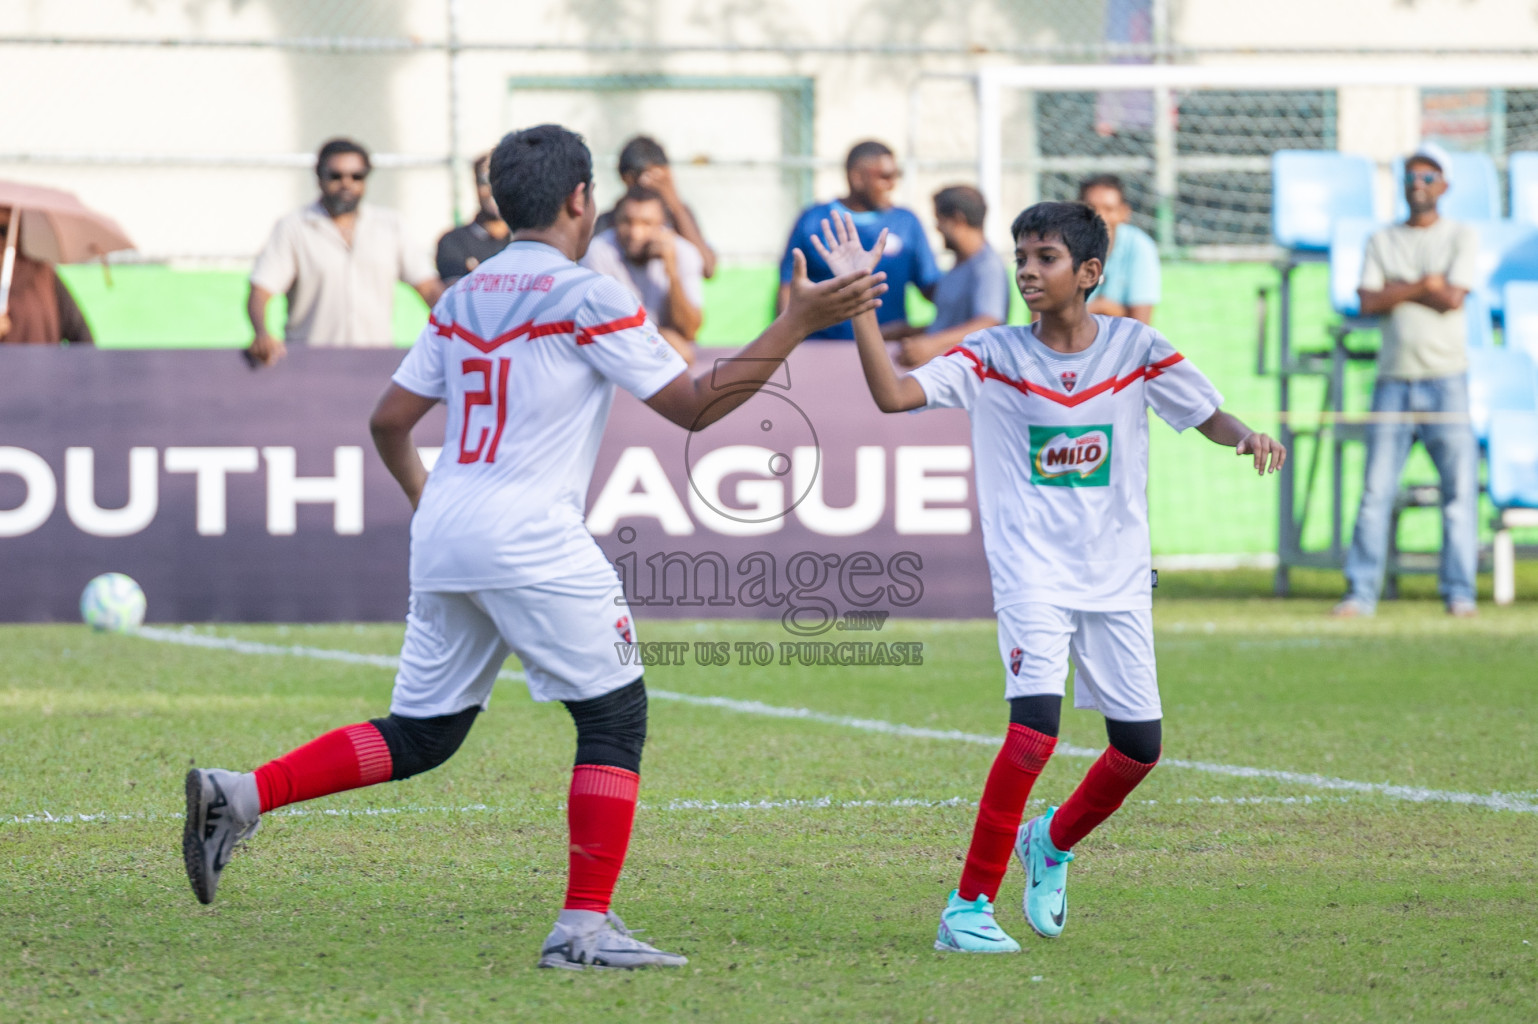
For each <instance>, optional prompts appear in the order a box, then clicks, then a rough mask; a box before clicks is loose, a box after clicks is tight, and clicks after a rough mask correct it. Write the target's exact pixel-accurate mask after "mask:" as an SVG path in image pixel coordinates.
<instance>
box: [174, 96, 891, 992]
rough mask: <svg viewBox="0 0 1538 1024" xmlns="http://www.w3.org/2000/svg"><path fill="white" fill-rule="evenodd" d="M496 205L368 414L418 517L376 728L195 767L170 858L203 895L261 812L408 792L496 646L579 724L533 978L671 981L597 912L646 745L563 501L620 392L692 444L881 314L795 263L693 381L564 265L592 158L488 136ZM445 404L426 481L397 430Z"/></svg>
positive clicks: (583, 222) (580, 219) (673, 961)
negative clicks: (506, 231) (840, 330)
mask: <svg viewBox="0 0 1538 1024" xmlns="http://www.w3.org/2000/svg"><path fill="white" fill-rule="evenodd" d="M491 183H492V191H493V194H494V195H495V196H496V199H497V206H498V207H499V208H500V210H501V212H502V217H503V220H505V221H506V222H507V225H508V227H509V228H511V229H512V232H513V235H512V238H513V240H512V242H511V243H510V244H509V245H508V247H507V248H506V249H505V250H503V251H502V252H501V253H500V254H498V255H497V256H494V257H492V258H491V259H489V260H487V261H486V262H485V263H482V264H481V265H479V266H478V267H476V268H475V270H473V271H472V272H471V273H470V274H469V275H467V277H466V278H465V279H464V280H462V281H461V282H460V283H459V284H458V285H456V286H455V287H454V288H453V289H452V290H451V291H450V292H449V293H448V294H447V295H446V296H445V298H444V299H443V301H442V302H440V303H439V304H438V306H437V307H436V308H435V309H434V310H433V315H432V318H431V320H430V321H429V322H428V326H427V328H426V329H425V330H424V331H423V332H422V336H421V338H420V339H418V341H417V343H416V345H415V347H413V348H412V349H411V351H410V353H408V354H407V356H406V358H405V360H404V361H402V363H401V366H400V369H399V370H397V371H396V373H395V377H394V380H393V382H392V383H391V384H390V386H389V387H388V388H387V389H386V391H385V393H384V395H383V397H381V398H380V400H379V404H378V406H377V407H376V408H375V410H374V414H373V417H372V419H371V420H370V424H369V425H370V428H371V429H372V431H373V435H374V444H375V446H376V447H377V448H378V450H379V454H380V457H381V458H382V459H383V460H384V462H385V465H386V466H388V467H389V469H390V472H391V473H392V474H393V475H394V476H395V479H396V480H397V481H399V483H400V485H401V488H402V489H403V490H404V491H405V492H406V497H407V498H408V499H409V500H410V501H411V504H412V506H413V507H414V508H415V509H416V514H415V515H414V516H413V517H412V520H411V605H410V612H409V614H408V616H407V619H406V638H405V642H404V644H403V645H402V648H401V657H400V669H399V672H398V673H397V675H396V678H395V690H394V695H393V698H392V700H391V704H390V713H389V715H388V716H387V717H383V718H376V719H373V720H371V721H368V722H361V723H359V724H356V725H351V726H346V727H344V728H341V729H337V730H334V731H332V732H329V733H326V734H325V735H323V736H321V737H319V738H318V739H315V740H313V741H312V742H310V743H308V744H306V745H305V746H302V747H299V748H298V749H297V750H293V751H290V752H289V753H287V754H284V755H283V756H282V757H279V758H277V759H276V760H273V761H270V762H268V763H267V764H265V765H262V766H261V767H260V768H257V769H256V770H255V771H254V772H250V773H237V772H230V771H224V770H221V769H193V770H192V771H190V772H188V774H187V778H186V798H187V819H186V828H185V832H184V834H183V841H182V852H183V859H184V862H185V865H186V869H187V877H188V879H189V880H190V881H191V883H192V888H193V892H194V893H195V894H196V895H197V897H198V899H199V900H201V901H202V902H204V903H211V902H212V901H213V899H214V895H215V890H216V887H217V886H218V883H219V878H220V875H221V873H222V872H223V870H224V867H225V865H226V864H227V863H228V862H229V858H230V854H231V852H232V850H233V848H234V846H235V844H236V843H238V842H239V841H241V840H243V839H245V838H247V837H249V836H250V835H251V834H252V833H254V832H255V831H256V827H257V824H258V823H259V820H260V816H261V815H262V814H264V813H266V812H267V811H270V810H272V809H274V808H277V807H282V806H284V805H285V804H291V803H297V802H298V801H301V800H313V799H315V798H316V797H320V796H325V795H327V794H329V793H338V792H342V791H344V790H349V789H356V788H358V787H360V786H370V785H374V784H377V783H381V782H386V781H389V780H392V779H404V778H408V777H410V776H412V775H416V774H418V773H420V772H424V771H427V770H429V769H431V768H434V767H436V766H437V765H439V764H442V763H443V762H444V761H446V760H448V758H449V757H450V756H452V755H453V753H454V752H455V751H456V750H457V749H458V748H459V745H460V743H461V742H463V740H464V738H465V735H466V734H467V733H468V732H469V730H470V727H471V725H472V723H473V722H474V721H475V718H476V716H477V715H478V714H479V713H480V712H481V711H482V710H483V709H484V708H485V706H486V703H487V701H488V699H489V698H490V695H491V688H492V685H493V683H494V682H495V680H496V677H497V672H498V670H499V669H500V668H501V666H502V662H503V660H504V659H505V658H506V657H507V655H508V653H509V652H512V653H516V654H517V655H518V658H519V660H520V661H521V662H522V663H523V668H524V672H525V673H526V674H527V678H528V686H529V690H530V693H531V694H532V695H533V697H534V699H535V700H539V701H550V700H559V701H561V702H562V703H564V704H565V705H566V708H567V710H568V711H569V712H570V713H571V716H572V719H573V721H574V723H575V724H576V728H577V754H576V762H575V768H574V770H573V772H572V778H571V789H570V795H569V797H568V799H567V805H566V806H567V812H566V814H567V824H568V828H569V834H570V845H569V855H568V875H567V889H566V901H565V906H564V907H563V909H562V910H561V911H560V914H559V915H558V916H557V918H556V920H555V924H554V926H553V928H552V929H551V932H550V935H549V937H548V938H547V939H546V940H545V943H544V946H543V948H542V950H541V954H540V960H539V964H540V966H541V967H561V968H569V969H582V968H584V967H588V966H601V967H627V968H628V967H676V966H679V965H682V964H684V963H686V962H687V961H686V959H685V958H684V957H682V956H680V955H678V954H675V953H668V952H664V951H662V950H659V949H656V948H654V947H652V946H650V945H648V944H646V943H644V942H641V941H640V940H638V939H636V938H634V937H633V936H632V935H631V934H630V932H629V931H628V930H627V929H626V928H625V926H624V924H623V923H622V922H621V921H620V920H619V918H618V917H616V916H615V915H614V914H613V913H612V911H611V910H610V898H611V896H612V894H613V891H614V886H615V883H616V882H617V881H618V879H619V873H620V869H621V867H622V866H623V864H624V860H625V853H626V850H627V848H628V846H629V842H630V833H631V825H632V822H633V820H634V818H635V808H636V796H637V791H638V788H639V785H640V774H639V773H640V768H641V747H642V744H643V743H644V742H645V739H646V728H647V714H646V687H645V684H644V682H643V681H642V675H641V670H640V667H639V666H638V665H637V664H636V663H635V662H633V661H632V662H630V663H628V664H622V663H621V661H620V659H619V658H618V657H616V654H615V644H616V643H619V642H624V643H634V642H636V635H635V626H634V623H633V622H632V620H631V617H630V612H629V609H628V607H627V606H626V604H625V600H624V591H623V590H622V589H621V586H620V581H619V577H618V575H617V574H616V573H615V571H614V567H613V566H612V565H611V564H610V563H609V561H608V559H607V558H605V557H604V554H603V552H602V551H601V550H600V549H599V547H598V545H597V543H596V542H595V541H594V540H593V538H592V535H591V534H589V533H588V532H587V529H586V527H585V526H584V524H583V502H584V499H585V497H586V495H587V490H588V486H589V484H590V482H591V479H592V473H593V463H594V460H595V459H596V458H597V455H598V444H599V441H600V439H601V437H602V435H603V427H604V422H605V420H606V419H607V418H608V414H609V405H610V403H611V402H612V401H613V398H614V387H615V385H616V384H618V385H620V386H621V387H624V388H625V390H627V391H629V392H630V393H631V394H633V395H635V396H636V397H637V398H639V399H640V400H641V401H643V402H645V403H646V404H647V405H649V406H651V407H652V408H653V409H654V410H656V411H657V412H658V413H659V414H661V415H662V416H665V417H666V418H667V419H669V420H671V421H672V422H674V423H677V424H678V425H679V426H682V427H684V428H686V429H689V430H701V429H703V428H704V427H706V426H708V425H709V424H711V423H713V422H715V421H716V420H717V419H720V418H721V417H722V416H724V415H725V414H726V413H727V412H729V411H731V410H732V409H734V408H736V407H737V406H738V405H741V404H742V403H743V402H744V401H745V400H746V399H747V398H748V397H749V396H751V395H752V394H754V393H755V392H756V391H757V389H758V387H759V386H761V385H762V383H763V382H764V381H766V380H768V379H769V377H770V376H771V374H772V371H773V369H774V368H775V366H777V365H778V364H779V362H780V361H782V360H783V359H784V358H785V356H787V355H788V354H789V353H790V352H791V350H792V349H794V348H795V347H796V346H797V345H798V344H799V343H800V342H801V340H802V339H803V338H805V337H806V335H807V334H809V333H810V332H812V331H814V330H816V329H818V328H820V327H824V326H826V325H828V324H830V323H834V322H837V321H839V320H845V319H848V318H849V317H850V316H853V315H856V314H858V313H861V312H865V311H868V310H873V309H875V308H876V306H877V305H879V304H880V300H879V298H878V296H879V295H880V294H881V292H882V291H884V290H885V286H884V285H883V284H882V283H881V282H882V278H881V275H879V274H878V275H872V274H870V273H869V272H868V271H865V270H861V271H858V272H852V273H848V274H845V275H842V276H841V277H838V278H835V279H834V280H831V281H827V282H824V283H822V284H816V285H814V284H812V283H810V282H809V281H808V280H807V277H806V269H805V263H804V262H803V261H801V260H800V259H798V260H797V272H796V274H795V276H794V277H793V279H792V281H791V288H790V301H789V305H788V307H787V309H786V311H785V312H784V313H783V314H781V315H780V316H779V317H778V318H777V319H776V320H775V321H774V323H772V324H770V325H769V327H768V328H767V329H766V330H765V331H764V333H763V334H761V335H760V336H759V337H758V340H757V341H755V342H753V344H751V345H749V346H748V347H747V348H746V349H745V350H744V351H743V352H742V354H741V358H740V359H737V360H725V361H722V363H720V364H718V366H717V367H716V369H715V372H714V373H713V374H708V375H706V376H704V377H702V378H699V379H697V380H696V379H692V378H690V377H689V375H688V374H687V373H686V372H685V367H684V362H683V360H682V359H681V358H680V357H679V356H678V354H677V353H676V352H674V351H673V349H672V347H671V346H669V345H668V343H667V342H665V341H663V340H662V337H661V336H660V335H659V334H658V332H657V329H656V327H655V326H654V325H653V324H652V322H651V320H650V319H648V318H647V316H646V313H645V311H644V310H643V309H640V308H638V304H637V302H636V300H635V297H634V296H632V295H631V294H630V292H629V291H627V290H626V289H625V288H624V287H623V286H621V285H620V284H619V283H618V282H616V281H613V280H611V279H610V278H607V277H604V276H602V275H601V274H597V273H594V272H593V271H590V270H587V269H585V268H583V267H579V266H578V265H577V263H576V261H577V259H578V258H579V257H581V255H582V254H583V252H584V251H585V250H586V249H587V245H588V242H589V240H590V239H591V238H592V235H593V221H594V219H595V217H596V216H597V212H598V210H597V206H596V205H595V204H594V202H593V195H592V188H593V164H592V156H591V154H590V153H589V152H588V148H587V146H586V145H585V144H584V143H583V141H582V139H581V137H580V136H578V135H575V134H573V133H572V132H569V131H567V130H566V129H564V128H561V127H558V126H556V125H541V126H539V127H537V128H530V129H528V130H526V131H521V132H514V133H512V134H510V135H508V136H507V137H506V138H504V139H503V140H502V142H501V143H500V144H499V145H498V146H497V149H496V151H495V152H494V154H493V155H492V160H491ZM439 401H442V402H443V403H444V404H445V405H446V406H447V412H448V415H447V423H446V426H445V433H444V448H443V454H442V456H441V457H440V459H439V460H438V463H437V466H436V467H435V468H434V470H433V472H432V474H431V476H429V475H428V473H427V470H426V469H425V468H424V467H423V465H422V460H421V459H420V458H419V457H418V455H417V449H416V447H415V445H414V444H413V443H412V439H411V431H412V428H413V427H414V426H415V425H416V424H417V422H418V421H419V420H421V418H422V417H423V416H424V415H426V414H427V412H428V411H429V410H430V409H431V408H432V407H433V406H434V405H436V404H437V403H438V402H439Z"/></svg>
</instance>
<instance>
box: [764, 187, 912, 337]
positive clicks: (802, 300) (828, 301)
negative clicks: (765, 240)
mask: <svg viewBox="0 0 1538 1024" xmlns="http://www.w3.org/2000/svg"><path fill="white" fill-rule="evenodd" d="M845 216H846V217H847V214H846V215H845ZM834 219H835V220H837V219H838V218H837V216H835V218H834ZM823 231H824V232H825V233H826V234H827V236H828V242H829V245H828V246H825V245H823V243H822V241H821V240H820V239H818V238H817V236H815V235H813V236H812V245H813V247H814V248H816V250H817V253H818V255H819V256H821V257H822V258H823V259H824V260H826V261H827V263H828V268H829V269H830V270H832V271H833V273H834V274H835V275H837V276H835V277H834V278H833V279H832V280H829V281H821V282H818V283H816V284H813V283H812V282H811V280H810V279H809V278H808V277H807V276H806V254H805V253H803V252H802V251H801V250H800V249H796V250H794V251H793V252H792V254H791V263H792V266H791V277H790V297H789V302H788V303H787V304H786V307H785V315H786V316H788V317H790V318H791V319H792V320H793V321H794V322H795V323H796V324H797V326H798V329H799V330H800V331H802V332H804V334H811V333H812V332H814V331H820V330H822V329H823V328H825V327H832V326H833V325H834V324H837V323H843V322H844V321H845V320H849V319H852V318H854V317H857V316H859V315H860V314H861V313H868V312H870V311H871V310H873V309H876V308H878V307H879V306H880V305H881V295H882V294H883V293H885V292H886V290H887V283H886V274H885V273H880V274H877V273H873V272H872V271H873V270H874V269H875V266H876V261H877V260H878V259H880V253H881V246H883V245H885V244H886V232H885V231H883V232H882V233H881V238H880V239H879V240H878V242H877V248H876V255H875V257H874V258H872V257H871V254H869V253H867V252H865V250H864V249H862V248H860V239H859V236H858V235H856V234H855V231H854V221H853V220H850V221H849V223H848V225H847V227H846V226H845V225H842V224H840V225H839V231H841V232H842V235H840V234H839V232H835V231H832V230H831V229H830V228H829V227H828V224H827V222H826V221H824V222H823ZM830 246H831V248H830ZM803 336H804V335H803Z"/></svg>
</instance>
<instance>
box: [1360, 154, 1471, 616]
mask: <svg viewBox="0 0 1538 1024" xmlns="http://www.w3.org/2000/svg"><path fill="white" fill-rule="evenodd" d="M1448 172H1449V161H1448V156H1447V152H1446V151H1445V150H1444V149H1442V147H1441V146H1438V145H1437V144H1435V143H1432V142H1427V143H1423V144H1422V145H1421V147H1420V148H1419V149H1417V150H1416V151H1415V152H1414V153H1413V154H1411V156H1410V157H1409V159H1407V160H1406V161H1405V174H1404V194H1405V199H1406V201H1407V202H1408V203H1409V206H1410V217H1409V219H1408V220H1407V221H1405V223H1403V224H1392V225H1390V226H1388V227H1386V228H1383V229H1381V230H1379V231H1378V232H1376V233H1375V234H1374V235H1373V236H1372V238H1370V239H1369V240H1368V242H1367V256H1366V260H1365V262H1364V265H1363V268H1362V284H1361V287H1360V288H1359V289H1358V294H1359V295H1360V296H1361V300H1362V315H1364V316H1376V317H1380V318H1381V323H1382V332H1383V344H1382V347H1381V348H1380V349H1379V351H1378V380H1377V384H1376V385H1375V386H1374V388H1373V395H1372V411H1373V420H1372V422H1371V424H1370V425H1369V427H1368V434H1367V480H1366V484H1365V486H1364V487H1363V490H1362V505H1361V509H1360V510H1359V511H1358V512H1357V517H1356V531H1355V533H1354V535H1353V536H1352V539H1351V551H1350V553H1349V554H1348V555H1347V556H1346V584H1347V593H1346V596H1345V598H1344V599H1343V600H1342V601H1341V602H1340V603H1339V604H1337V605H1336V606H1335V610H1334V614H1335V615H1336V616H1338V617H1342V618H1351V617H1355V616H1358V615H1371V614H1372V613H1373V611H1374V610H1375V609H1376V607H1377V604H1378V592H1379V591H1380V589H1381V588H1382V586H1383V572H1384V566H1385V561H1386V557H1387V553H1388V542H1389V531H1390V530H1392V529H1393V509H1394V499H1395V498H1396V497H1397V496H1398V493H1399V476H1400V473H1401V472H1403V470H1404V464H1405V459H1406V458H1407V457H1408V456H1409V454H1410V446H1411V445H1412V444H1414V443H1415V441H1417V440H1419V441H1420V442H1421V444H1423V445H1425V447H1426V453H1427V454H1428V455H1430V456H1431V461H1432V462H1433V463H1435V464H1436V468H1437V475H1438V476H1439V477H1441V490H1442V561H1441V567H1440V569H1439V571H1438V587H1437V589H1438V591H1439V592H1440V593H1441V595H1442V601H1443V602H1444V603H1445V604H1446V606H1447V611H1448V614H1450V615H1455V616H1458V617H1467V616H1471V615H1473V614H1475V611H1476V609H1475V605H1474V572H1475V565H1476V561H1477V558H1478V554H1479V546H1478V543H1479V538H1478V522H1477V518H1476V517H1477V514H1478V507H1479V454H1478V449H1477V448H1476V446H1475V444H1474V433H1473V430H1472V429H1471V428H1470V426H1469V418H1468V412H1469V386H1468V378H1467V370H1468V327H1467V324H1466V321H1465V317H1464V312H1463V299H1464V296H1465V295H1467V294H1468V292H1469V289H1471V288H1473V287H1474V285H1475V283H1476V279H1477V278H1476V260H1477V253H1478V246H1479V241H1478V238H1477V237H1476V236H1475V234H1474V229H1473V228H1471V227H1469V226H1468V225H1466V224H1458V223H1456V222H1454V221H1450V220H1448V219H1447V218H1445V217H1443V216H1441V215H1440V214H1438V212H1437V201H1438V200H1440V199H1441V198H1442V195H1443V194H1444V193H1445V192H1446V191H1447V186H1448Z"/></svg>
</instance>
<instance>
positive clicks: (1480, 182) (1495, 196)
mask: <svg viewBox="0 0 1538 1024" xmlns="http://www.w3.org/2000/svg"><path fill="white" fill-rule="evenodd" d="M1448 157H1449V158H1450V159H1451V160H1452V166H1451V167H1449V168H1447V170H1448V172H1449V174H1448V177H1449V179H1450V180H1449V184H1448V186H1447V194H1446V195H1444V196H1443V197H1442V201H1441V202H1440V203H1438V204H1437V209H1438V211H1439V212H1440V213H1441V214H1442V216H1444V217H1451V218H1452V219H1454V220H1498V219H1499V218H1500V216H1501V180H1500V177H1499V175H1497V174H1496V173H1495V161H1494V160H1492V159H1490V154H1489V153H1449V154H1448ZM1409 216H1410V204H1409V203H1407V202H1405V197H1404V158H1403V157H1400V158H1398V159H1396V160H1395V161H1394V219H1395V220H1396V221H1398V220H1404V219H1405V218H1407V217H1409Z"/></svg>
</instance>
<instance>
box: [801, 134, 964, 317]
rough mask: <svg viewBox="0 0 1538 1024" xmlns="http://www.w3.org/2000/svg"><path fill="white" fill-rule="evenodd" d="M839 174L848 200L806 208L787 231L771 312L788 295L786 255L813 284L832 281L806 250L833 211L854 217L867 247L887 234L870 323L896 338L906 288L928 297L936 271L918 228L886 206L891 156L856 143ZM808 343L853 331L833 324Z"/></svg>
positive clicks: (892, 180)
mask: <svg viewBox="0 0 1538 1024" xmlns="http://www.w3.org/2000/svg"><path fill="white" fill-rule="evenodd" d="M844 174H845V176H846V177H847V178H848V181H849V194H848V195H847V196H845V197H844V198H843V199H835V200H833V201H832V202H831V203H819V204H818V205H816V206H812V207H808V208H807V209H806V210H804V211H803V212H802V214H801V216H800V217H799V218H797V220H796V226H795V227H794V228H793V229H791V232H790V240H789V241H788V242H787V243H786V245H785V258H784V259H782V260H781V261H780V295H779V303H778V305H777V306H776V309H779V310H783V309H784V308H785V302H786V298H787V296H788V294H789V292H790V275H791V266H792V264H791V253H792V251H793V250H795V249H800V250H801V252H802V253H803V254H805V256H806V269H807V274H808V275H809V276H810V277H811V279H812V280H813V281H826V280H828V279H829V278H832V277H833V276H834V275H833V274H832V273H831V272H830V271H829V270H828V265H827V263H825V262H824V261H823V259H822V257H821V256H819V255H817V251H816V250H815V249H813V248H812V235H814V234H816V235H818V236H819V237H820V236H821V232H822V222H823V219H824V218H827V217H830V216H831V215H832V213H833V211H835V210H839V211H845V212H848V213H849V214H850V215H851V216H853V217H854V223H855V227H856V229H857V230H858V231H859V233H860V241H861V242H862V243H864V244H865V245H867V246H870V245H873V244H874V243H875V241H876V238H877V236H879V235H880V234H881V231H882V229H883V228H885V229H886V231H887V241H886V253H885V254H884V255H883V256H882V257H881V262H880V263H878V264H877V265H876V270H877V271H881V272H885V274H886V280H887V285H888V286H889V287H890V289H891V290H890V291H888V292H887V293H886V297H885V299H884V300H883V303H882V306H881V308H880V309H878V310H876V317H877V319H878V320H879V321H880V323H881V331H882V334H883V335H885V336H886V337H888V338H901V337H903V336H904V335H906V334H910V333H912V329H911V328H909V326H908V305H907V290H908V285H909V284H912V285H915V286H916V287H917V288H918V290H919V291H920V292H921V293H923V295H924V297H925V298H928V297H930V296H931V295H933V294H934V289H935V285H936V284H937V283H938V282H939V280H940V268H939V267H938V266H937V265H936V264H935V254H934V252H933V251H932V250H931V249H930V248H929V239H928V238H927V237H925V235H924V226H923V225H922V224H921V223H919V219H918V217H917V216H915V215H914V213H913V211H912V210H907V209H904V208H902V207H900V206H893V205H892V193H893V192H894V191H895V190H896V188H897V179H898V178H899V177H901V176H902V175H901V172H900V171H899V170H898V169H897V158H896V157H894V156H893V155H892V150H891V149H890V148H888V147H887V146H885V145H883V144H882V143H880V142H862V143H860V144H859V145H857V146H855V147H854V148H853V149H851V150H850V151H849V156H848V158H847V159H846V160H845V161H844ZM808 340H811V341H818V340H821V341H853V340H854V329H853V328H852V327H850V326H849V323H848V322H847V321H846V322H844V323H841V324H835V325H834V326H832V327H829V328H826V329H825V330H822V331H818V332H817V333H816V334H812V335H809V336H808Z"/></svg>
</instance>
